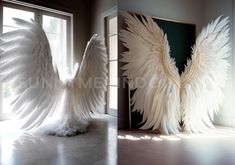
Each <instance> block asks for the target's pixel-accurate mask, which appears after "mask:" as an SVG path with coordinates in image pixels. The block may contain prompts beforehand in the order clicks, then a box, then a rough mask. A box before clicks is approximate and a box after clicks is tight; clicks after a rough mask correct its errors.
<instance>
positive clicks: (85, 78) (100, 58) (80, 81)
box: [71, 35, 108, 118]
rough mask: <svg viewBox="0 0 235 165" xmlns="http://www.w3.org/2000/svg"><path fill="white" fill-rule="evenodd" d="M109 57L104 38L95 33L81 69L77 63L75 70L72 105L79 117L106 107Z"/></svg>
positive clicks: (88, 44)
mask: <svg viewBox="0 0 235 165" xmlns="http://www.w3.org/2000/svg"><path fill="white" fill-rule="evenodd" d="M107 58H108V57H107V53H106V47H105V46H104V42H103V40H102V39H101V38H100V37H99V36H97V35H93V36H92V38H91V39H90V41H89V42H88V43H87V46H86V49H85V52H84V56H83V60H82V63H81V65H80V67H79V69H78V66H76V65H75V68H77V69H75V71H76V70H77V72H76V74H75V72H74V77H75V79H74V80H73V83H72V84H73V87H72V88H71V95H72V97H71V99H72V105H73V106H74V109H75V114H76V115H77V116H78V117H79V118H81V117H83V118H86V117H88V116H90V114H91V112H99V111H101V110H103V109H104V105H105V91H106V88H107V81H108V77H107V72H108V70H107V62H108V59H107Z"/></svg>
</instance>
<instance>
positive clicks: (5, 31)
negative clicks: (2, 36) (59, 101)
mask: <svg viewBox="0 0 235 165" xmlns="http://www.w3.org/2000/svg"><path fill="white" fill-rule="evenodd" d="M13 30H17V28H16V27H9V26H3V29H2V32H3V33H7V32H10V31H13Z"/></svg>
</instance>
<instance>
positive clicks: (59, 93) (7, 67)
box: [0, 19, 107, 129]
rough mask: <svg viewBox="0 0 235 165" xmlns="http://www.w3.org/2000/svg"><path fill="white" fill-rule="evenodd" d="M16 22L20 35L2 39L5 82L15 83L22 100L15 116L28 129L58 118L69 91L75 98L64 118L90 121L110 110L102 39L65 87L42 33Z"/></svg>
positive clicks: (0, 69)
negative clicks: (22, 121)
mask: <svg viewBox="0 0 235 165" xmlns="http://www.w3.org/2000/svg"><path fill="white" fill-rule="evenodd" d="M14 20H15V22H16V24H17V25H19V26H20V29H18V30H15V31H12V32H8V33H4V34H3V35H2V36H1V37H0V39H1V43H0V49H1V53H0V81H1V82H8V83H11V85H12V88H13V90H12V91H13V92H14V95H15V96H16V98H15V101H14V103H13V105H14V108H13V112H15V113H16V114H17V115H18V116H19V117H20V118H21V119H23V120H25V124H24V127H25V128H27V129H31V128H35V127H39V126H40V125H42V124H43V123H46V122H47V120H48V119H50V118H51V117H53V116H55V117H56V116H58V115H59V114H58V113H59V112H58V107H59V106H60V104H61V102H62V98H63V95H64V92H65V89H68V90H69V91H70V92H69V95H70V96H69V100H66V101H67V103H66V106H67V107H65V108H68V110H67V111H65V112H64V113H63V114H60V115H64V116H60V117H61V118H63V117H64V118H65V117H66V116H69V115H71V116H73V118H75V119H77V120H79V119H84V118H87V117H89V116H90V114H91V112H97V111H99V109H102V108H103V107H104V104H105V101H104V92H105V90H106V85H107V54H106V48H105V46H104V45H103V40H102V39H101V38H100V37H98V36H97V35H93V37H92V38H91V39H90V41H89V42H88V44H87V47H86V50H85V53H84V56H83V60H82V63H81V65H80V67H79V68H78V65H75V67H74V70H73V74H72V75H71V76H68V77H67V79H66V80H65V81H63V82H62V81H61V80H60V77H59V74H58V72H57V71H58V70H57V69H58V68H57V66H56V64H55V62H54V60H53V57H52V55H51V50H50V46H49V42H48V40H47V37H46V34H45V32H44V31H43V29H42V27H41V26H40V25H38V24H37V23H36V22H27V21H24V20H21V19H14ZM54 56H55V55H54ZM97 81H98V82H97ZM97 84H98V85H97ZM70 110H71V111H70ZM66 113H69V114H66Z"/></svg>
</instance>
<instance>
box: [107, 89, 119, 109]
mask: <svg viewBox="0 0 235 165" xmlns="http://www.w3.org/2000/svg"><path fill="white" fill-rule="evenodd" d="M117 90H118V88H117V87H112V86H111V87H110V88H109V108H111V109H117V101H118V100H117Z"/></svg>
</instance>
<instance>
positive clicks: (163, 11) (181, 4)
mask: <svg viewBox="0 0 235 165" xmlns="http://www.w3.org/2000/svg"><path fill="white" fill-rule="evenodd" d="M118 3H119V4H118V5H119V10H128V11H133V12H140V13H143V14H147V15H151V16H157V17H162V18H168V19H173V20H177V21H182V22H187V23H193V24H196V25H197V32H198V31H199V30H200V29H201V26H202V18H203V13H202V0H145V1H143V0H119V1H118Z"/></svg>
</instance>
